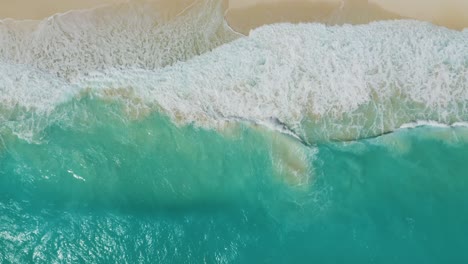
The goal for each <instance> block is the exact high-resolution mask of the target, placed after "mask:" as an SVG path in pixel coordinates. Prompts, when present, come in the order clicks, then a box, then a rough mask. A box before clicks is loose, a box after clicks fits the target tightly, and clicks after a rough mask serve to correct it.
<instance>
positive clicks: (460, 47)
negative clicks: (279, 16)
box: [0, 1, 468, 144]
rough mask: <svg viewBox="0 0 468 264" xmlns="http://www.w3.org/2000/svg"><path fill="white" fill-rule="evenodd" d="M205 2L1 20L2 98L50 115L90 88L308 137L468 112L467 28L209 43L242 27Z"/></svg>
mask: <svg viewBox="0 0 468 264" xmlns="http://www.w3.org/2000/svg"><path fill="white" fill-rule="evenodd" d="M207 3H211V4H212V7H213V8H212V9H210V10H212V11H210V12H211V13H210V12H208V13H207V12H205V11H203V12H204V13H200V12H201V11H200V10H201V9H200V10H198V11H195V10H196V7H192V9H190V10H192V11H190V10H189V11H186V12H187V14H186V15H184V16H181V17H177V18H176V19H175V20H174V21H175V22H174V21H173V22H171V23H167V24H162V25H160V26H158V27H155V26H154V23H155V22H154V17H153V16H150V15H148V16H145V15H144V14H146V13H145V12H146V10H147V8H146V7H145V6H144V5H143V6H133V5H129V6H125V8H124V9H123V10H125V11H120V12H124V13H125V14H127V13H128V12H130V13H131V16H129V17H133V19H128V21H126V22H125V23H123V22H118V21H117V19H115V17H118V16H115V15H113V16H110V15H109V16H105V15H104V16H102V15H99V16H98V15H96V12H103V10H100V9H98V10H95V11H92V12H90V13H86V14H85V16H90V17H91V18H92V19H91V18H90V19H88V20H90V21H94V20H93V19H96V18H98V17H99V18H102V19H103V20H102V21H100V20H99V21H98V22H96V24H93V25H92V26H91V25H89V24H80V23H79V22H78V20H79V19H82V18H81V17H82V15H81V16H80V17H79V16H76V17H75V16H74V13H70V14H67V15H63V16H58V17H53V18H51V19H49V20H46V21H43V22H41V23H39V24H38V25H36V26H35V27H34V30H29V31H27V32H26V31H25V30H18V29H14V30H12V27H13V26H12V25H11V23H10V22H8V21H7V22H3V24H4V25H3V26H2V27H1V30H3V32H6V33H5V34H2V36H4V37H3V39H2V42H0V43H1V44H0V51H1V52H0V56H1V58H2V64H0V70H1V71H2V75H4V76H6V79H5V78H4V80H2V81H1V83H0V90H1V91H2V95H1V96H0V100H1V101H2V105H4V108H11V107H16V108H18V107H20V108H21V107H22V108H25V109H29V110H30V111H31V109H33V110H34V111H38V112H41V111H42V112H43V113H47V115H49V114H50V112H51V111H53V108H54V107H55V106H57V105H59V104H61V103H63V102H65V101H67V100H70V99H72V98H76V97H77V96H79V94H82V93H83V92H86V93H89V94H92V95H93V96H99V97H103V98H112V99H116V100H120V101H123V102H124V103H125V104H126V105H128V106H129V107H133V108H137V111H136V112H138V113H142V112H144V111H138V109H143V108H144V109H145V111H163V112H164V113H165V114H167V115H169V116H170V117H172V119H173V120H174V122H177V123H181V124H185V123H195V124H196V125H199V126H205V127H210V128H222V127H223V126H225V124H226V123H229V122H239V121H241V122H250V123H255V124H260V125H265V126H267V127H270V128H273V129H278V130H280V131H281V132H283V133H287V134H290V135H293V136H295V137H297V138H299V139H300V140H301V141H302V142H303V143H306V144H311V143H314V142H317V141H321V140H354V139H359V138H363V137H373V136H376V135H380V134H383V133H387V132H389V131H393V130H395V129H397V128H399V127H401V126H402V125H403V124H406V123H410V122H413V121H415V120H431V121H435V122H439V123H444V124H452V123H456V122H464V121H467V120H468V108H467V104H466V102H467V100H468V87H467V83H468V55H467V54H468V46H467V45H466V43H467V42H468V31H466V30H465V31H462V32H459V31H452V30H448V29H446V28H442V27H436V26H434V25H431V24H429V23H422V22H416V21H406V20H402V21H391V22H376V23H372V24H369V25H361V26H350V25H345V26H324V25H320V24H300V25H292V24H277V25H270V26H265V27H262V28H259V29H257V30H255V31H253V32H251V34H250V36H248V37H243V38H241V39H238V40H236V41H233V42H231V43H228V44H224V45H221V46H220V47H218V48H216V49H214V50H212V51H209V50H211V49H212V48H213V47H215V46H217V45H220V44H222V43H225V42H229V41H231V40H232V39H234V38H235V37H237V36H238V35H236V34H234V33H232V32H231V31H230V30H229V29H228V28H227V26H226V25H225V22H224V20H223V18H222V14H221V12H219V10H220V9H219V3H215V2H212V1H208V2H207ZM205 7H206V3H205V5H201V6H200V8H202V9H203V10H204V8H205ZM117 10H121V9H117ZM213 10H218V11H213ZM191 12H193V14H192V13H191ZM135 14H140V16H135ZM141 14H143V15H141ZM213 14H215V15H214V16H213ZM213 18H217V19H214V20H213ZM112 19H114V20H112ZM108 20H111V21H112V23H107V22H108ZM64 21H66V22H64ZM70 21H73V23H72V22H70ZM189 22H191V23H189ZM184 23H189V24H190V25H192V24H193V25H192V26H191V27H190V30H188V29H187V27H183V26H181V25H187V26H188V25H189V24H184ZM108 24H110V25H111V26H109V27H108V26H107V25H108ZM115 24H118V25H119V26H118V27H112V25H115ZM71 25H73V26H71ZM207 25H209V26H207ZM136 26H138V27H140V30H139V31H138V32H134V30H135V27H136ZM169 28H170V29H169ZM194 28H197V29H198V30H200V29H203V31H202V32H200V33H194V32H193V31H194ZM117 29H119V30H123V31H125V32H120V33H118V32H117V33H116V30H117ZM71 34H73V35H71ZM5 36H6V37H5ZM58 36H60V41H58V40H57V38H58ZM128 36H134V38H129V37H128ZM18 39H21V40H23V41H19V42H18V41H17V40H18ZM18 43H19V44H18ZM16 44H18V46H15V45H16ZM57 45H58V46H57ZM57 47H61V48H57ZM202 53H203V54H202ZM22 54H23V56H22ZM115 54H117V55H115ZM197 54H202V55H200V56H195V55H197ZM190 57H192V59H189V58H190ZM124 58H125V60H124ZM175 62H176V63H175ZM174 63H175V64H174ZM25 65H26V66H25ZM15 69H16V70H15ZM135 102H137V103H135ZM8 105H10V107H8ZM41 109H42V110H41ZM44 109H47V111H44ZM148 109H149V110H148ZM40 110H41V111H40Z"/></svg>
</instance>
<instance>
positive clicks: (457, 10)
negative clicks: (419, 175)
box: [0, 0, 468, 34]
mask: <svg viewBox="0 0 468 264" xmlns="http://www.w3.org/2000/svg"><path fill="white" fill-rule="evenodd" d="M128 1H129V0H127V1H125V0H83V1H79V2H78V1H75V0H38V1H31V0H15V1H14V2H8V3H0V19H1V20H3V19H6V18H12V19H15V20H42V19H45V18H47V17H50V16H53V15H55V14H60V13H67V12H69V11H72V10H82V9H92V8H96V7H100V6H104V5H109V4H117V3H123V2H128ZM130 1H140V2H142V1H145V0H130ZM194 1H197V0H175V1H174V0H156V1H152V2H154V4H155V5H156V6H158V7H159V8H160V9H161V10H164V11H163V12H162V13H163V14H164V15H167V16H169V17H172V16H174V15H177V14H178V12H180V11H181V10H184V9H185V8H186V7H188V6H190V5H191V4H193V2H194ZM223 1H224V9H225V17H226V21H227V22H228V24H229V25H230V26H231V27H232V28H233V29H234V30H236V31H238V32H240V33H243V34H248V33H249V31H250V30H251V29H254V28H256V27H259V26H261V25H265V24H272V23H279V22H291V23H301V22H302V23H307V22H319V23H325V24H329V25H336V24H345V23H347V24H365V23H369V22H373V21H380V20H388V19H403V18H407V19H416V20H421V21H428V22H431V23H433V24H436V25H439V26H444V27H447V28H451V29H456V30H461V29H463V28H467V27H468V16H465V15H464V13H463V10H468V2H466V3H463V2H462V1H459V0H412V1H411V2H410V3H407V2H405V1H403V0H391V1H390V0H369V1H367V0H343V1H341V0H223ZM26 7H27V8H26Z"/></svg>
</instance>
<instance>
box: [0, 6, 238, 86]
mask: <svg viewBox="0 0 468 264" xmlns="http://www.w3.org/2000/svg"><path fill="white" fill-rule="evenodd" d="M238 36H239V34H236V33H235V32H234V31H232V30H231V29H230V28H229V26H228V25H227V24H226V22H225V21H224V17H223V10H222V7H221V1H216V0H203V1H196V2H195V3H194V4H193V5H191V6H190V8H187V9H186V10H184V11H183V12H182V13H181V14H179V15H177V16H175V17H173V18H167V17H166V16H165V14H164V13H163V11H161V10H158V5H155V4H153V3H152V2H151V1H129V2H127V3H122V4H115V5H108V6H103V7H99V8H96V9H92V10H87V11H70V12H68V13H65V14H58V15H55V16H52V17H50V18H47V19H45V20H42V21H26V22H25V21H14V20H3V21H0V60H2V61H6V62H9V63H16V64H26V65H29V66H33V67H35V68H37V69H40V70H42V71H45V72H48V73H51V74H52V75H57V76H59V77H62V78H65V79H71V80H73V79H75V78H77V76H81V75H86V74H87V73H89V72H92V71H100V70H103V69H106V68H119V69H125V68H143V69H155V68H159V67H163V66H166V65H170V64H173V63H175V62H177V61H180V60H187V59H190V58H191V57H193V56H196V55H199V54H201V53H204V52H207V51H209V50H211V49H213V48H214V47H217V46H219V45H221V44H223V43H226V42H229V41H231V40H233V39H235V38H237V37H238Z"/></svg>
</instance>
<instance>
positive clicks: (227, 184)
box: [0, 98, 468, 263]
mask: <svg viewBox="0 0 468 264" xmlns="http://www.w3.org/2000/svg"><path fill="white" fill-rule="evenodd" d="M72 105H73V106H74V107H75V109H78V108H79V109H82V112H79V114H77V113H75V115H74V119H73V122H74V123H73V124H74V126H67V125H65V124H63V123H60V122H56V123H53V124H51V125H50V126H48V127H47V128H46V129H45V130H44V131H43V133H42V134H41V138H42V141H43V142H46V143H42V144H35V143H28V142H27V141H25V140H21V139H18V138H17V137H15V136H12V135H9V134H8V133H7V132H4V133H3V134H2V145H3V146H2V151H1V154H0V164H1V167H0V193H1V195H0V205H1V206H0V220H1V221H0V248H1V249H2V250H1V251H0V260H1V262H3V263H8V262H12V263H18V262H21V263H25V262H35V263H50V262H66V263H68V262H82V263H84V262H87V263H88V262H99V263H115V262H128V263H137V262H140V263H144V262H152V263H154V262H158V263H199V262H203V261H205V262H207V263H252V262H269V263H286V262H299V263H311V262H312V263H314V262H317V263H338V262H346V263H395V262H398V263H415V262H423V263H447V262H451V263H454V262H456V263H461V262H465V261H467V260H468V254H467V253H466V252H467V245H466V243H465V241H466V236H465V235H466V232H464V231H465V230H466V223H467V221H468V200H467V199H466V197H465V195H466V192H467V191H468V177H467V171H468V163H466V157H467V156H468V141H464V140H463V136H464V135H466V133H467V132H468V131H467V130H466V129H465V128H434V127H420V128H415V129H406V130H400V131H398V132H395V133H393V134H389V135H385V136H382V137H378V138H374V139H367V140H358V141H354V142H347V143H346V142H344V143H332V142H329V143H321V144H319V145H317V146H308V147H305V148H308V149H310V153H311V158H310V160H309V162H310V164H311V166H312V167H313V168H314V172H313V179H311V181H310V182H309V183H308V184H307V185H305V186H292V185H291V184H289V183H288V182H286V181H285V180H284V179H281V178H278V177H273V176H272V175H274V172H273V171H272V164H271V162H272V160H271V158H270V154H271V153H272V151H273V150H272V145H271V143H269V142H271V138H270V137H269V134H264V133H259V132H258V130H255V129H252V128H251V127H249V126H248V125H242V126H239V128H238V129H237V133H236V134H235V135H230V136H226V135H223V134H219V133H216V132H214V131H213V130H206V129H201V128H197V127H194V126H191V125H188V126H182V127H180V126H175V125H174V124H173V123H171V122H170V121H169V119H168V118H167V117H164V116H162V115H160V114H151V115H149V116H147V117H145V118H143V119H138V120H124V119H121V118H119V114H120V115H121V114H122V113H121V111H122V110H121V107H120V106H119V105H118V104H114V103H109V102H102V101H100V100H94V99H89V98H84V99H82V100H80V101H79V102H74V103H73V104H67V105H65V106H63V111H64V112H67V111H69V109H70V107H71V106H72ZM79 116H81V117H84V116H86V117H87V118H86V119H85V118H82V119H80V118H78V117H79ZM465 138H466V136H465Z"/></svg>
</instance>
